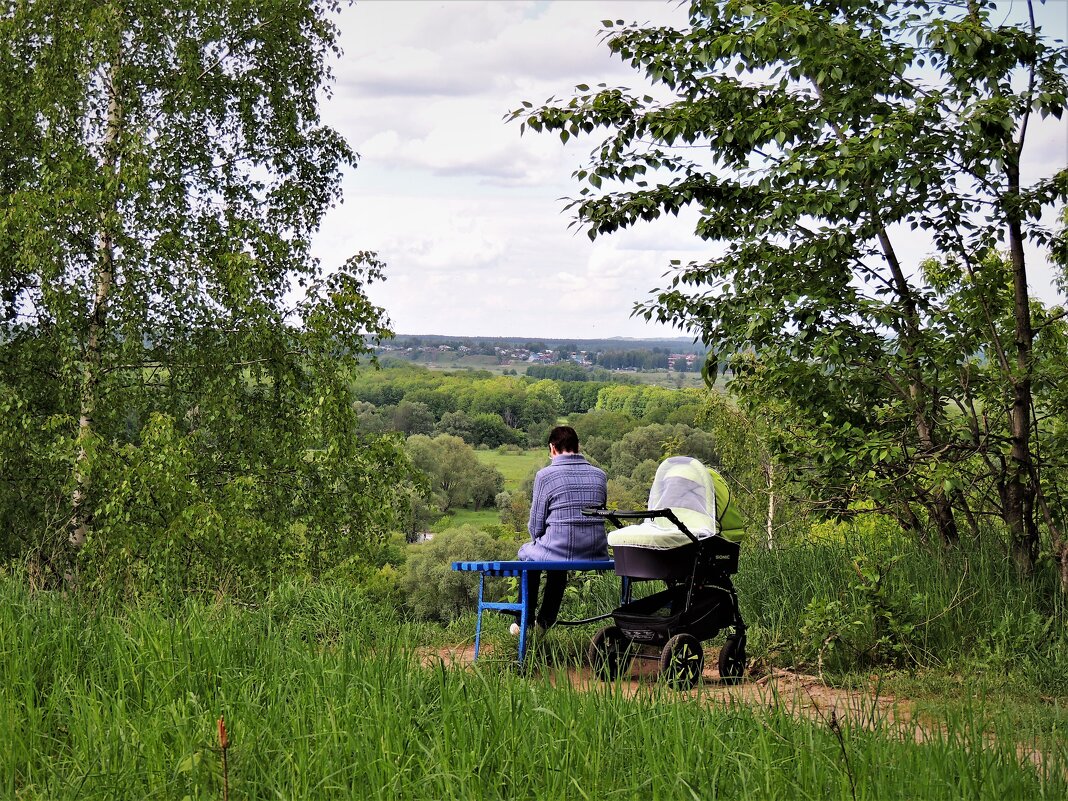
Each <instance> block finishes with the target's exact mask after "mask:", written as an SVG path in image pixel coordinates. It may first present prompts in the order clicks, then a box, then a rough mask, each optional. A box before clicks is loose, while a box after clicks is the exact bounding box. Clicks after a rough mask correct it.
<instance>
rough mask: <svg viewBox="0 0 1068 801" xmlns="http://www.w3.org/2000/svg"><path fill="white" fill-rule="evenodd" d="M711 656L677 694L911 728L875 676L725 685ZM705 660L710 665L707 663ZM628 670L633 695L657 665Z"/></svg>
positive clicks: (909, 717)
mask: <svg viewBox="0 0 1068 801" xmlns="http://www.w3.org/2000/svg"><path fill="white" fill-rule="evenodd" d="M474 655H475V648H474V645H471V644H466V645H457V646H453V647H447V648H440V649H436V650H426V651H424V652H423V654H422V656H423V661H424V663H426V664H435V663H437V662H439V661H443V662H444V663H445V664H446V665H449V666H453V667H462V666H467V665H470V664H472V663H473V662H474ZM714 656H715V655H714V654H708V655H707V656H706V666H705V670H704V674H703V679H704V680H703V681H702V682H701V684H700V685H699V686H698V687H696V688H694V689H692V690H685V691H682V692H680V693H679V694H680V695H681V696H688V697H691V698H697V699H701V700H705V701H708V702H710V703H719V704H724V705H729V704H733V703H744V704H747V705H750V706H757V707H766V708H769V709H775V708H781V709H785V710H787V711H789V712H790V713H791V714H794V715H797V716H799V717H806V718H810V719H813V720H822V721H826V722H828V723H829V722H830V721H831V720H832V719H833V720H837V721H846V720H848V721H850V722H851V723H853V725H862V726H864V727H865V728H875V727H877V726H879V727H884V726H887V725H889V726H893V727H897V728H909V727H912V726H913V725H914V724H913V721H914V710H913V708H912V705H911V703H909V702H908V701H907V700H903V699H898V698H894V697H892V696H889V695H885V694H878V693H877V691H876V686H875V685H876V683H877V679H874V678H873V686H872V687H871V688H870V689H869V690H864V691H857V690H845V689H840V688H836V687H828V686H827V685H826V684H825V683H824V682H822V681H821V680H820V679H819V677H818V676H812V675H807V674H804V673H795V672H792V671H788V670H779V669H774V670H771V671H768V672H765V673H764V674H763V675H760V676H750V677H747V678H746V680H745V681H742V682H741V683H739V684H727V683H725V682H723V681H722V680H721V679H720V677H719V673H718V671H717V670H716V668H715V667H714V663H715V661H716V660H715V658H714ZM486 657H489V658H491V659H492V658H493V655H492V654H485V655H484V658H486ZM709 662H711V663H713V665H709V664H708V663H709ZM546 670H548V671H550V672H551V675H550V680H551V681H554V682H558V681H561V680H566V681H568V682H569V683H570V684H571V685H572V686H573V687H577V688H580V689H592V688H593V687H594V686H599V685H600V684H601V681H600V679H598V678H596V677H595V676H594V675H593V674H592V673H591V671H590V669H589V668H588V667H581V668H576V667H566V668H559V669H555V668H553V667H552V666H551V665H550V666H548V667H547V668H546ZM629 673H630V677H629V678H628V679H625V680H622V681H621V682H620V687H621V689H622V691H623V693H624V694H626V695H637V694H639V693H642V692H648V691H649V689H650V687H651V686H652V684H653V683H654V682H655V681H656V675H657V664H656V662H655V661H647V660H643V659H635V660H634V661H633V663H632V664H631V668H630V671H629ZM832 716H833V717H832ZM917 725H918V724H917Z"/></svg>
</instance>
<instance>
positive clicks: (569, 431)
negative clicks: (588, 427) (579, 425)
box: [549, 426, 579, 456]
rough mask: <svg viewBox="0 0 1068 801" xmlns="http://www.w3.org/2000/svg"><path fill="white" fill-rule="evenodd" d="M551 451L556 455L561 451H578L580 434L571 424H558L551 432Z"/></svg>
mask: <svg viewBox="0 0 1068 801" xmlns="http://www.w3.org/2000/svg"><path fill="white" fill-rule="evenodd" d="M549 452H550V453H551V454H552V455H553V456H556V455H557V454H559V453H578V452H579V442H578V434H576V433H575V429H573V428H572V427H571V426H557V427H556V428H554V429H553V430H552V431H550V432H549Z"/></svg>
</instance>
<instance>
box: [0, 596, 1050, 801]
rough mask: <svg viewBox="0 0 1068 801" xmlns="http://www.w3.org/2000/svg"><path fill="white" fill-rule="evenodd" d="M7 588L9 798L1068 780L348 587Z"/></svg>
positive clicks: (690, 794) (765, 790)
mask: <svg viewBox="0 0 1068 801" xmlns="http://www.w3.org/2000/svg"><path fill="white" fill-rule="evenodd" d="M0 594H2V602H0V742H3V743H4V747H3V749H0V795H2V796H3V797H6V798H12V799H20V800H22V801H38V800H39V799H42V800H43V799H49V801H63V800H64V799H105V798H107V799H135V798H136V799H153V798H159V799H172V798H173V799H182V798H186V797H188V798H221V797H222V796H223V787H224V783H225V784H226V785H227V787H228V790H229V793H230V797H231V798H234V799H247V798H382V799H393V798H408V799H482V798H489V799H497V798H500V799H505V798H507V799H512V798H539V799H565V798H566V799H572V798H603V799H624V798H642V799H646V798H654V799H660V798H663V799H667V798H680V799H681V798H708V797H716V798H725V799H734V798H737V799H752V798H783V799H786V798H789V799H794V798H828V797H837V798H844V799H850V798H858V799H860V798H865V799H876V798H877V799H890V798H924V799H958V798H978V799H987V798H989V799H1005V798H1010V799H1016V798H1019V799H1023V798H1027V799H1045V798H1050V799H1054V798H1056V799H1060V798H1064V797H1065V795H1066V794H1068V783H1066V781H1065V770H1066V767H1068V766H1066V763H1065V760H1064V756H1063V753H1060V754H1058V753H1051V754H1047V755H1044V757H1043V759H1042V760H1041V767H1040V766H1039V765H1036V763H1035V762H1034V761H1033V760H1032V759H1030V758H1029V757H1027V756H1026V755H1021V754H1020V752H1019V749H1018V746H1017V744H1016V743H1014V742H1013V738H1012V736H1011V735H1012V733H1011V731H1010V730H1008V729H1007V728H1004V729H1001V730H998V731H997V732H996V734H997V735H998V736H995V737H988V736H985V735H984V730H983V728H982V727H981V726H979V725H977V724H978V720H977V718H975V717H968V716H964V717H962V718H961V719H958V720H956V721H951V722H948V723H947V724H946V725H945V726H944V727H937V728H934V729H933V731H934V736H933V737H932V738H931V739H930V740H928V741H926V742H924V743H917V742H916V741H915V739H913V738H903V737H901V736H899V735H898V733H896V732H895V731H894V730H893V728H892V727H886V726H878V725H876V726H870V725H857V724H854V723H853V722H851V721H850V720H849V719H848V718H843V719H842V720H836V721H835V723H834V725H830V724H829V723H828V722H825V721H821V720H811V719H805V718H798V717H795V716H794V715H793V714H791V713H790V712H789V710H788V709H787V708H785V707H783V706H781V705H779V706H771V707H751V706H749V705H746V704H743V703H727V704H712V705H710V704H705V703H700V702H698V701H697V700H695V698H694V697H693V695H692V694H686V693H683V694H679V693H675V692H673V691H671V690H668V689H666V688H665V687H663V686H662V685H660V684H657V683H653V682H649V683H647V684H645V685H643V687H642V690H641V691H640V692H636V693H633V694H631V693H626V692H623V691H622V688H621V687H619V686H618V685H609V684H599V683H598V684H595V685H591V686H589V687H587V688H582V687H577V686H574V685H572V684H570V683H568V682H566V681H559V680H558V679H557V677H558V674H557V673H556V671H555V670H554V669H553V668H552V667H551V665H546V664H542V665H541V666H535V669H534V670H533V671H532V672H531V673H530V674H528V675H517V674H516V673H515V672H514V671H513V670H512V669H510V668H509V667H508V666H507V664H499V663H493V662H490V661H487V662H486V663H485V665H484V666H483V665H482V664H481V663H480V666H479V667H478V668H477V669H473V668H469V667H468V668H464V667H449V665H448V664H446V663H445V662H444V661H437V662H436V663H433V664H431V665H430V666H424V662H423V661H422V660H421V659H420V656H419V654H418V652H417V651H416V649H415V648H414V644H415V643H417V642H419V641H420V640H423V639H426V637H427V634H428V632H426V630H425V629H420V628H419V627H411V626H407V625H404V624H401V623H399V622H398V621H397V620H395V619H393V618H392V617H391V616H390V615H389V614H388V613H386V612H383V611H380V610H379V611H375V610H374V609H372V608H371V607H370V606H369V605H368V604H367V599H366V598H364V597H363V596H362V595H361V594H360V593H359V592H358V591H357V590H353V589H351V588H344V587H341V586H336V585H335V586H320V587H303V586H299V585H288V586H284V587H281V588H279V589H277V590H276V591H275V592H274V593H272V595H271V596H270V597H269V598H268V599H267V600H266V602H265V603H263V604H262V605H261V606H259V607H256V608H242V607H236V606H233V605H230V604H228V603H227V602H225V601H220V602H195V601H189V602H186V603H185V604H183V605H182V606H181V607H180V608H178V609H157V608H155V607H152V606H148V605H146V606H143V607H129V608H125V609H122V610H117V611H114V612H96V611H93V610H91V609H88V608H85V607H83V606H80V605H79V604H78V603H77V602H74V601H64V600H61V599H58V598H52V597H46V596H41V597H36V598H35V597H30V596H28V595H27V594H25V593H24V592H23V591H22V590H20V589H18V588H16V587H14V586H12V585H11V584H10V583H9V582H4V583H3V584H0ZM466 622H470V621H466ZM453 633H454V634H455V631H454V632H453ZM220 717H223V718H225V721H226V726H227V729H228V733H229V747H228V749H227V751H226V757H227V762H226V765H227V767H226V771H225V772H224V771H223V767H222V752H221V749H220V748H219V742H218V737H217V721H218V719H219V718H220Z"/></svg>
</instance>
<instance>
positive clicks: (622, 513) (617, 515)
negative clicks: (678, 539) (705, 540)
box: [582, 506, 698, 542]
mask: <svg viewBox="0 0 1068 801" xmlns="http://www.w3.org/2000/svg"><path fill="white" fill-rule="evenodd" d="M582 514H584V515H585V516H586V517H599V518H601V519H602V520H609V521H611V522H612V524H613V525H614V526H615V527H616V528H623V522H622V521H624V520H652V519H653V518H657V517H662V518H664V519H665V520H670V521H671V522H672V523H674V524H675V525H676V526H678V529H679V531H681V532H682V533H683V534H685V535H686V536H687V537H689V538H690V540H691V541H692V542H697V541H698V539H697V537H695V536H694V535H693V533H692V532H691V531H690V530H689V529H688V528H686V525H685V524H684V523H683V522H682V521H681V520H679V518H678V516H677V515H676V514H675V513H674V512H673V511H672V510H671V509H639V510H629V511H628V510H623V509H598V508H597V507H596V506H587V507H586V508H585V509H583V510H582Z"/></svg>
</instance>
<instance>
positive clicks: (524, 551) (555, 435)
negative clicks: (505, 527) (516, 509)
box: [511, 426, 608, 635]
mask: <svg viewBox="0 0 1068 801" xmlns="http://www.w3.org/2000/svg"><path fill="white" fill-rule="evenodd" d="M549 455H550V456H551V457H552V463H551V464H550V465H549V466H548V467H544V468H542V469H541V470H539V471H538V473H537V475H536V476H535V477H534V497H533V499H532V502H531V504H530V522H529V523H528V526H527V528H528V529H529V531H530V542H527V543H524V544H523V546H522V547H521V548H520V549H519V558H520V559H521V560H523V561H528V562H541V561H545V560H560V561H569V560H575V559H607V558H608V541H607V539H606V537H605V531H604V521H603V520H601V519H599V518H595V517H587V516H584V515H583V514H582V510H583V509H584V508H586V507H588V506H593V507H597V508H602V507H603V506H604V505H605V503H606V502H607V500H608V478H607V476H605V473H604V471H603V470H601V469H600V468H599V467H594V466H593V465H592V464H590V463H589V462H587V461H586V458H585V457H584V456H582V455H581V454H579V440H578V434H576V433H575V429H573V428H571V426H557V427H556V428H554V429H553V430H552V431H551V432H550V434H549ZM526 581H527V604H528V606H527V620H532V621H534V623H535V625H536V626H537V627H538V629H539V630H541V631H544V630H545V629H548V628H549V627H550V626H552V625H553V624H554V623H555V622H556V617H557V615H558V614H559V612H560V602H561V601H562V600H563V598H564V588H565V587H566V586H567V572H566V571H556V570H548V571H546V575H545V591H544V592H543V593H542V601H541V607H540V608H539V607H538V585H539V583H540V581H541V571H540V570H530V571H527V573H526ZM511 631H512V634H515V635H518V634H519V624H518V623H513V624H512V627H511Z"/></svg>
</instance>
